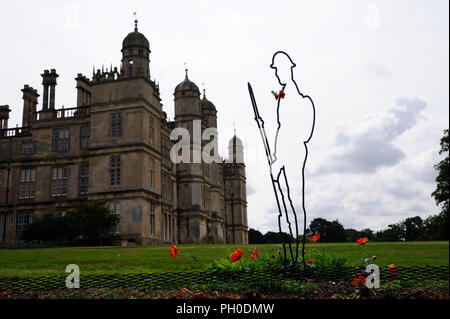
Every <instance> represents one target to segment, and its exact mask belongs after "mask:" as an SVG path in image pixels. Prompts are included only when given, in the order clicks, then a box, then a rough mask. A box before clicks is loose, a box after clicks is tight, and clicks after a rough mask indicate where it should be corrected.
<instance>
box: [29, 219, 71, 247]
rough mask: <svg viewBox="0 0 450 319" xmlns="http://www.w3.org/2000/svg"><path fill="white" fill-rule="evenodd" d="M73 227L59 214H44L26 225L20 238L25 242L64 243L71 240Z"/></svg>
mask: <svg viewBox="0 0 450 319" xmlns="http://www.w3.org/2000/svg"><path fill="white" fill-rule="evenodd" d="M74 238H75V233H74V227H72V225H70V224H69V223H68V220H67V219H66V218H64V217H61V216H52V215H50V214H47V215H44V216H43V217H42V218H41V219H38V220H36V221H34V222H33V223H31V224H29V225H27V226H26V227H25V229H24V231H23V233H22V236H21V239H23V240H24V241H26V242H28V243H29V242H42V243H50V244H57V245H65V244H69V243H71V242H73V240H74Z"/></svg>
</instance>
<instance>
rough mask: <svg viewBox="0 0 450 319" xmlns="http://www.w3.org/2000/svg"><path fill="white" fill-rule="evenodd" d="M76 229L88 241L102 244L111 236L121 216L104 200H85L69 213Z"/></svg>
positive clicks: (71, 222)
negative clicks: (112, 210) (110, 208)
mask: <svg viewBox="0 0 450 319" xmlns="http://www.w3.org/2000/svg"><path fill="white" fill-rule="evenodd" d="M67 218H68V219H69V221H70V224H71V225H74V226H75V231H76V233H77V234H78V236H79V237H81V238H82V239H83V240H84V241H85V242H86V243H88V244H94V245H102V244H103V240H104V239H106V238H109V237H111V233H112V230H113V229H114V227H115V226H116V225H117V224H118V223H119V221H120V217H119V216H117V215H116V214H115V213H114V212H111V211H110V210H109V208H108V207H107V205H106V202H103V201H88V202H84V203H83V204H81V205H80V206H78V207H77V208H76V210H75V211H74V212H72V213H69V214H68V215H67Z"/></svg>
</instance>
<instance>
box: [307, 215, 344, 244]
mask: <svg viewBox="0 0 450 319" xmlns="http://www.w3.org/2000/svg"><path fill="white" fill-rule="evenodd" d="M308 233H309V234H310V235H314V234H317V233H320V241H322V242H341V241H346V240H347V233H346V231H345V229H344V226H342V224H341V223H339V221H338V220H334V221H332V222H330V221H328V220H326V219H323V218H315V219H313V220H312V221H311V223H310V224H309V232H308Z"/></svg>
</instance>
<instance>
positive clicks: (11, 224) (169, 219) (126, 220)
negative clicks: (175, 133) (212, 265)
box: [0, 22, 248, 245]
mask: <svg viewBox="0 0 450 319" xmlns="http://www.w3.org/2000/svg"><path fill="white" fill-rule="evenodd" d="M121 51H122V56H123V57H122V63H121V67H120V69H117V68H112V67H110V68H109V70H108V69H106V71H105V70H104V69H103V68H102V70H94V71H93V74H92V78H87V77H86V76H83V75H82V74H78V76H77V77H76V78H75V80H76V88H77V93H78V94H77V104H76V107H73V108H65V109H64V108H60V109H56V108H55V98H56V97H55V94H56V93H55V87H56V84H57V77H58V74H57V73H56V70H54V69H52V70H45V71H44V73H43V74H42V75H41V76H42V79H43V82H42V83H43V93H42V95H43V96H42V108H41V109H40V110H39V111H38V110H37V104H38V97H39V94H38V92H37V90H35V89H33V88H32V87H29V86H28V85H25V86H24V88H23V89H22V92H23V100H24V104H23V121H22V127H16V128H8V118H9V112H10V109H9V107H8V106H7V105H3V106H0V243H13V242H15V241H16V240H20V233H21V230H22V229H23V227H24V226H25V225H26V224H27V223H30V222H32V221H33V220H36V219H39V218H40V217H41V216H43V215H44V214H65V213H66V212H68V211H70V210H72V209H73V208H74V207H76V206H77V205H78V204H80V203H82V202H83V201H86V200H98V199H101V200H105V201H106V202H108V205H109V207H110V209H111V210H113V211H114V212H116V213H117V214H120V217H121V219H120V225H119V226H118V227H117V229H116V233H117V234H116V235H117V236H116V238H117V240H116V243H117V244H122V245H130V244H153V243H243V244H245V243H247V242H248V234H247V233H248V227H247V210H246V209H247V202H246V192H245V187H246V180H245V165H244V163H243V160H241V161H236V159H237V158H242V156H243V149H242V142H241V141H240V140H239V139H238V138H237V137H236V136H235V137H234V138H233V139H232V140H231V141H230V147H229V152H230V153H229V156H228V160H226V161H225V160H223V159H222V158H219V161H217V162H213V163H209V164H208V163H205V162H203V161H201V162H200V163H179V164H174V163H173V162H172V161H171V159H170V150H171V148H172V145H173V143H175V142H176V141H172V140H171V139H170V133H171V131H172V130H173V129H174V128H178V127H183V128H186V129H187V130H188V131H189V132H190V133H191V136H192V133H195V132H193V124H192V123H193V121H194V120H197V121H200V122H198V123H201V124H200V125H201V130H202V131H203V130H205V129H207V128H209V127H216V126H217V117H216V114H217V111H216V108H215V106H214V104H213V103H211V102H210V101H208V100H207V99H206V97H205V93H204V92H203V97H202V98H200V92H199V89H198V87H197V85H195V83H193V82H191V81H190V80H189V78H188V74H187V70H186V76H185V79H184V81H182V82H181V83H180V84H179V85H177V86H176V88H175V92H174V104H175V105H174V107H175V119H174V121H168V120H167V116H166V113H165V112H164V111H163V107H162V104H161V99H160V93H159V85H158V84H156V83H155V81H153V80H151V77H150V67H149V62H150V59H149V56H150V47H149V42H148V40H147V39H146V38H145V36H144V35H143V34H142V33H140V32H138V29H137V22H136V27H135V30H134V32H131V33H129V34H128V35H127V37H126V38H125V39H124V40H123V43H122V50H121ZM193 147H194V146H193V145H192V144H191V149H192V148H193ZM231 159H234V161H233V160H231Z"/></svg>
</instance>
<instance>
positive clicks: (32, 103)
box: [21, 84, 39, 127]
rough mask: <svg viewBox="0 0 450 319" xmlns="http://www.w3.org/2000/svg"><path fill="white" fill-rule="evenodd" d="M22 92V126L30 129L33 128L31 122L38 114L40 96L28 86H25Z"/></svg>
mask: <svg viewBox="0 0 450 319" xmlns="http://www.w3.org/2000/svg"><path fill="white" fill-rule="evenodd" d="M21 91H22V92H23V113H22V126H23V127H28V126H31V121H32V120H33V118H34V115H35V113H36V105H37V103H38V97H39V94H38V93H37V90H35V89H33V88H32V87H31V86H29V85H27V84H25V85H24V86H23V89H22V90H21Z"/></svg>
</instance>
